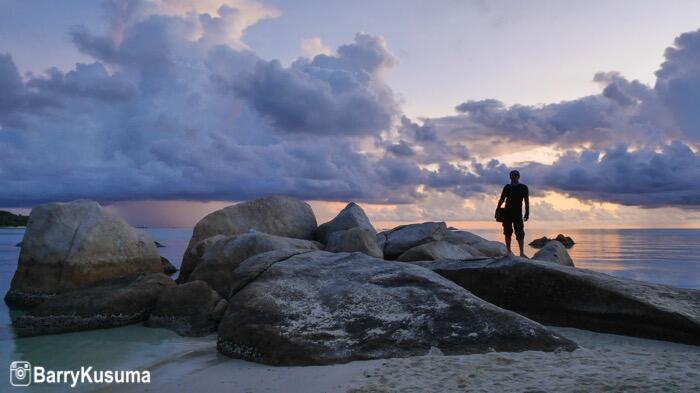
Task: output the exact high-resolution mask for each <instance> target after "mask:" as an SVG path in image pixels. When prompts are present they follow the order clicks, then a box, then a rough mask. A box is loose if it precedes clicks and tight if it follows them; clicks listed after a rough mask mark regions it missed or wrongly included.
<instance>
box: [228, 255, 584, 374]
mask: <svg viewBox="0 0 700 393" xmlns="http://www.w3.org/2000/svg"><path fill="white" fill-rule="evenodd" d="M234 276H237V277H246V278H245V279H242V280H239V281H238V282H239V284H238V285H236V286H235V290H234V291H232V294H233V296H232V297H231V298H230V299H229V307H228V309H227V311H226V314H225V316H224V318H223V320H222V321H221V323H220V325H219V329H218V335H219V337H218V344H217V347H218V349H219V351H220V352H222V353H223V354H225V355H228V356H231V357H235V358H240V359H245V360H251V361H255V362H260V363H266V364H272V365H288V366H291V365H313V364H331V363H344V362H349V361H353V360H362V359H377V358H388V357H406V356H414V355H425V354H426V353H428V352H429V351H430V350H431V347H435V348H438V349H439V350H440V351H442V352H443V353H445V354H447V355H452V354H465V353H480V352H487V351H490V350H496V351H524V350H538V351H539V350H542V351H554V350H560V349H563V350H573V349H575V348H576V345H575V344H574V343H573V342H571V341H570V340H568V339H566V338H564V337H561V336H558V335H557V334H555V333H553V332H552V331H550V330H549V329H547V328H545V327H543V326H542V325H540V324H538V323H535V322H533V321H531V320H528V319H526V318H523V317H521V316H520V315H517V314H515V313H512V312H509V311H506V310H502V309H500V308H498V307H496V306H494V305H492V304H489V303H487V302H484V301H483V300H481V299H479V298H477V297H475V296H473V295H472V294H470V293H469V292H467V291H465V290H464V289H462V288H460V287H458V286H457V285H455V284H453V283H451V282H449V281H447V280H445V279H444V278H442V277H440V276H439V275H437V274H435V273H433V272H431V271H429V270H427V269H423V268H420V267H417V266H414V265H412V264H407V263H401V262H390V261H384V260H380V259H377V258H372V257H369V256H367V255H365V254H362V253H338V254H335V253H328V252H324V251H311V252H305V253H300V254H296V255H292V256H289V254H286V255H285V253H283V252H282V251H275V252H271V253H266V254H260V255H257V256H256V257H253V258H250V259H248V260H246V261H245V262H243V263H242V264H241V265H240V266H239V267H238V269H237V270H236V273H235V274H234Z"/></svg>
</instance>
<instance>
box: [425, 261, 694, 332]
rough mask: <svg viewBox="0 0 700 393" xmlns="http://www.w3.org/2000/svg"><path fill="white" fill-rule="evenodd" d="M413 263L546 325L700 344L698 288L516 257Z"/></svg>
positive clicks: (481, 296) (494, 302)
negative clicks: (632, 278) (675, 285)
mask: <svg viewBox="0 0 700 393" xmlns="http://www.w3.org/2000/svg"><path fill="white" fill-rule="evenodd" d="M415 264H417V265H419V266H424V267H426V268H429V269H432V270H433V271H435V272H436V273H439V274H440V275H442V276H444V277H445V278H448V279H450V280H451V281H453V282H455V283H456V284H458V285H460V286H462V287H463V288H465V289H467V290H468V291H470V292H471V293H473V294H474V295H476V296H479V297H480V298H482V299H484V300H486V301H488V302H491V303H493V304H496V305H498V306H500V307H503V308H506V309H508V310H512V311H515V312H517V313H519V314H523V315H525V316H527V317H530V318H532V319H534V320H536V321H539V322H541V323H544V324H548V325H558V326H571V327H576V328H580V329H587V330H595V331H600V332H608V333H615V334H624V335H630V336H640V337H647V338H653V339H658V340H668V341H677V342H681V343H687V344H694V345H700V291H698V290H691V289H679V288H673V287H670V286H665V285H658V284H650V283H645V282H641V281H634V280H627V279H622V278H617V277H613V276H610V275H607V274H603V273H597V272H593V271H590V270H584V269H577V268H573V267H569V266H561V265H557V264H554V263H551V262H542V261H535V260H528V259H525V258H519V257H514V256H509V257H505V258H500V259H488V260H482V261H471V262H463V261H455V260H444V261H432V262H417V263H415Z"/></svg>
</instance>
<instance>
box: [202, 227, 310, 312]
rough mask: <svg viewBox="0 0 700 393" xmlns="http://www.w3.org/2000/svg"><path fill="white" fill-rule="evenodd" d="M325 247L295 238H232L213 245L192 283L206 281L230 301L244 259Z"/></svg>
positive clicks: (258, 235) (251, 235)
mask: <svg viewBox="0 0 700 393" xmlns="http://www.w3.org/2000/svg"><path fill="white" fill-rule="evenodd" d="M320 248H321V244H320V243H317V242H315V241H312V240H302V239H292V238H288V237H281V236H273V235H269V234H267V233H262V232H257V231H250V232H248V233H244V234H240V235H236V236H229V237H225V238H223V239H221V240H219V241H218V242H216V243H213V244H212V245H211V246H210V247H209V249H208V250H207V252H206V253H205V254H204V256H203V257H202V261H201V262H200V264H199V265H198V266H197V268H196V269H195V270H194V271H193V272H192V274H190V278H189V279H190V281H194V280H202V281H204V282H206V283H207V284H209V286H210V287H212V288H213V289H214V290H215V291H217V292H218V293H219V294H220V295H221V296H222V297H223V298H225V299H228V297H229V292H230V284H231V280H232V279H233V271H234V270H235V269H236V268H237V267H238V265H239V264H240V263H241V262H243V261H244V260H246V259H248V258H250V257H252V256H254V255H257V254H261V253H264V252H268V251H273V250H318V249H320Z"/></svg>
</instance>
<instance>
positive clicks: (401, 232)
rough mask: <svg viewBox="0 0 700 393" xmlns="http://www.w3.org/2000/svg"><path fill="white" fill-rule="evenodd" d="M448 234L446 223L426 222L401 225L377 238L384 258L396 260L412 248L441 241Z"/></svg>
mask: <svg viewBox="0 0 700 393" xmlns="http://www.w3.org/2000/svg"><path fill="white" fill-rule="evenodd" d="M447 232H448V230H447V225H445V223H444V222H424V223H421V224H409V225H401V226H398V227H396V228H394V229H391V230H389V231H385V232H382V233H380V234H378V235H377V236H378V242H379V244H380V245H382V246H383V251H384V258H386V259H396V258H398V256H399V255H401V254H403V253H404V252H406V251H408V249H410V248H413V247H416V246H420V245H421V244H425V243H430V242H432V241H436V240H441V239H442V238H443V237H444V236H445V234H446V233H447Z"/></svg>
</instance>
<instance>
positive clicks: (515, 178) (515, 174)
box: [510, 171, 520, 182]
mask: <svg viewBox="0 0 700 393" xmlns="http://www.w3.org/2000/svg"><path fill="white" fill-rule="evenodd" d="M518 180H520V172H518V171H510V181H512V182H517V181H518Z"/></svg>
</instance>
